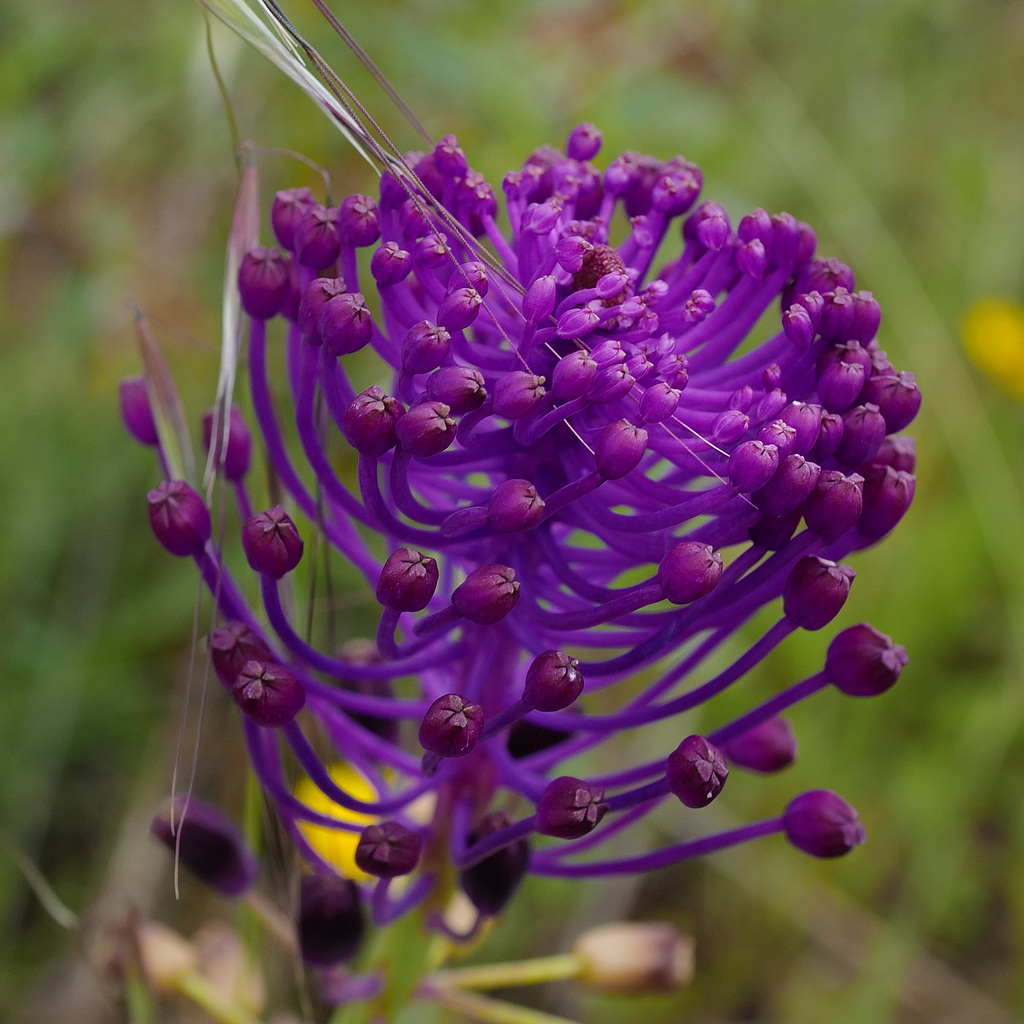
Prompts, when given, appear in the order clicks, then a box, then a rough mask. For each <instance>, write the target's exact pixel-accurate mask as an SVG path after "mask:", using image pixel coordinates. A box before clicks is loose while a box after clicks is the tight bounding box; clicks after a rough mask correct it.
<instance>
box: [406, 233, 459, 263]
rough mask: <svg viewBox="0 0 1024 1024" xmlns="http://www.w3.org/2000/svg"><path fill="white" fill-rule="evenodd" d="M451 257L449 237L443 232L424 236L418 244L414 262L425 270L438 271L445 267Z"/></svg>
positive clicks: (413, 254) (414, 252)
mask: <svg viewBox="0 0 1024 1024" xmlns="http://www.w3.org/2000/svg"><path fill="white" fill-rule="evenodd" d="M414 237H415V236H414ZM449 256H450V254H449V250H448V236H447V235H446V234H444V233H443V232H441V233H435V232H431V233H430V234H428V235H424V236H423V238H421V239H420V240H419V241H418V242H417V243H416V247H415V248H414V249H413V253H412V259H413V262H414V263H415V264H416V266H418V267H422V268H423V269H424V270H437V269H438V268H440V267H443V266H444V265H445V264H446V263H447V262H448V260H449Z"/></svg>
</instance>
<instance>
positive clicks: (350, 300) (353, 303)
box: [317, 292, 373, 356]
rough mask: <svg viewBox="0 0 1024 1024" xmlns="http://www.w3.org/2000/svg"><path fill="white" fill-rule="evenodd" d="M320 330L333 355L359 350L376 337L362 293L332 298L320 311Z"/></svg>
mask: <svg viewBox="0 0 1024 1024" xmlns="http://www.w3.org/2000/svg"><path fill="white" fill-rule="evenodd" d="M317 331H318V333H319V335H320V339H321V341H322V342H323V344H324V347H325V348H326V349H327V351H328V352H330V354H331V355H332V356H347V355H350V354H351V353H353V352H358V351H359V350H360V349H361V348H363V347H364V346H365V345H366V344H367V343H368V342H369V340H370V339H371V338H372V337H373V317H372V316H371V315H370V311H369V310H368V309H367V308H366V300H365V299H364V298H363V296H362V295H361V294H360V293H359V292H345V293H343V294H342V295H336V296H335V297H334V298H333V299H329V300H328V301H327V302H326V303H325V304H324V307H323V309H321V310H320V319H319V321H318V322H317Z"/></svg>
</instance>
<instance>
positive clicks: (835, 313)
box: [820, 286, 855, 341]
mask: <svg viewBox="0 0 1024 1024" xmlns="http://www.w3.org/2000/svg"><path fill="white" fill-rule="evenodd" d="M822 298H823V299H824V300H825V305H824V307H823V309H822V312H821V328H820V330H821V336H822V337H823V338H827V339H829V340H836V341H845V340H846V339H847V338H849V336H850V327H851V326H852V324H853V313H854V305H855V304H854V301H853V296H852V295H851V294H850V293H849V291H848V290H847V289H846V288H843V287H842V286H839V287H837V288H835V289H834V290H833V291H830V292H823V293H822Z"/></svg>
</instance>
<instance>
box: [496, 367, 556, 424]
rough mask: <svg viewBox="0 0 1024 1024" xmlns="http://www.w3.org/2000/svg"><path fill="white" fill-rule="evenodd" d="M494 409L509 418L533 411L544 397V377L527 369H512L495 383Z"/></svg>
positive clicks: (515, 417) (517, 417) (515, 418)
mask: <svg viewBox="0 0 1024 1024" xmlns="http://www.w3.org/2000/svg"><path fill="white" fill-rule="evenodd" d="M493 395H494V411H495V412H496V413H497V414H498V415H499V416H504V417H505V419H507V420H517V419H519V418H520V417H522V416H525V415H526V414H527V413H528V412H532V411H533V410H534V409H535V408H536V407H537V404H538V403H539V402H540V400H541V399H542V398H543V397H544V378H543V377H538V376H537V375H536V374H535V373H527V372H526V371H525V370H511V371H510V372H509V373H506V374H504V375H503V376H501V377H499V378H498V379H497V381H495V384H494V391H493Z"/></svg>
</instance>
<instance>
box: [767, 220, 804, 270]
mask: <svg viewBox="0 0 1024 1024" xmlns="http://www.w3.org/2000/svg"><path fill="white" fill-rule="evenodd" d="M771 223H772V237H771V245H770V247H769V255H770V256H771V260H772V263H773V264H774V265H775V266H777V267H792V266H793V265H794V263H795V261H796V256H797V253H798V252H799V251H800V247H801V239H800V225H799V224H798V223H797V220H796V218H795V217H794V216H793V215H792V214H789V213H778V214H776V215H775V216H774V217H772V219H771Z"/></svg>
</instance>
